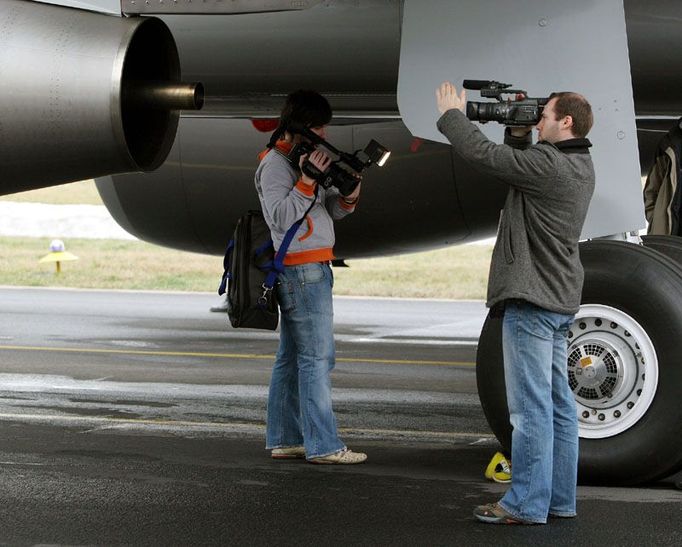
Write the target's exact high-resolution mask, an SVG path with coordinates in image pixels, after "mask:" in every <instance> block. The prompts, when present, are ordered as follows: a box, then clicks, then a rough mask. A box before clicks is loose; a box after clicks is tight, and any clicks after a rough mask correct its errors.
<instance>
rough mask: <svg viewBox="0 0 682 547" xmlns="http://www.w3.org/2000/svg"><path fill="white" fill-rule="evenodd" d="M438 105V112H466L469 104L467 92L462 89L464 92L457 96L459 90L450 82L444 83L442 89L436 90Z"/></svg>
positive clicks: (441, 85)
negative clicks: (465, 109) (453, 110)
mask: <svg viewBox="0 0 682 547" xmlns="http://www.w3.org/2000/svg"><path fill="white" fill-rule="evenodd" d="M436 103H437V105H438V111H439V112H440V113H441V114H445V113H446V112H447V111H448V110H452V109H453V108H456V109H457V110H461V111H462V112H464V108H465V107H466V104H467V92H466V90H465V89H462V92H461V93H460V94H459V95H457V88H456V87H455V86H454V85H453V84H451V83H450V82H443V83H442V84H440V87H439V88H437V89H436Z"/></svg>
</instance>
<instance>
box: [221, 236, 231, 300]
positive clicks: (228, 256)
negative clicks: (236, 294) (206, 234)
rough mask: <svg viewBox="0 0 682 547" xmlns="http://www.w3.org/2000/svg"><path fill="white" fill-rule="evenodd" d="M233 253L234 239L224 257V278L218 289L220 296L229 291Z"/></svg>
mask: <svg viewBox="0 0 682 547" xmlns="http://www.w3.org/2000/svg"><path fill="white" fill-rule="evenodd" d="M232 251H234V239H230V241H229V242H228V243H227V248H226V249H225V256H224V257H223V270H224V271H223V278H222V279H221V280H220V287H218V294H219V295H220V296H222V295H224V294H225V291H226V290H227V280H228V279H230V262H232Z"/></svg>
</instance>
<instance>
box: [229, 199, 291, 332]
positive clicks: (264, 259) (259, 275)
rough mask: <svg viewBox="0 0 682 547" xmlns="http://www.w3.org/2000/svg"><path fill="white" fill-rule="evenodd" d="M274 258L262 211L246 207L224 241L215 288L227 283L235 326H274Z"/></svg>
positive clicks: (277, 313)
mask: <svg viewBox="0 0 682 547" xmlns="http://www.w3.org/2000/svg"><path fill="white" fill-rule="evenodd" d="M274 258H275V251H274V249H273V247H272V239H271V238H270V229H269V228H268V225H267V224H266V223H265V219H264V218H263V213H261V212H260V211H248V212H247V213H246V214H245V215H243V216H242V217H241V218H240V219H239V220H238V221H237V227H236V228H235V230H234V234H233V235H232V239H231V240H230V242H229V243H228V245H227V250H226V251H225V258H224V259H223V267H224V268H225V271H224V273H223V278H222V281H221V282H220V288H219V289H218V294H220V295H222V294H225V288H226V286H227V315H228V316H229V318H230V323H231V324H232V326H233V327H234V328H240V327H245V328H252V329H268V330H275V329H276V328H277V322H278V320H279V310H278V309H277V297H276V295H275V291H274V290H273V287H274V282H275V280H276V278H277V271H276V269H275V263H274ZM268 278H270V279H268ZM266 282H267V283H266Z"/></svg>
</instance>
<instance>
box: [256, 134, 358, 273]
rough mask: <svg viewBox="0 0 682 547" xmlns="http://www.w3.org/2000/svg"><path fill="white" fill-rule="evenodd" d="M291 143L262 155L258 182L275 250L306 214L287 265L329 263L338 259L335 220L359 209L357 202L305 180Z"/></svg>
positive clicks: (264, 214)
mask: <svg viewBox="0 0 682 547" xmlns="http://www.w3.org/2000/svg"><path fill="white" fill-rule="evenodd" d="M290 150H291V145H290V144H289V143H286V142H284V141H278V142H277V145H276V148H275V149H273V150H264V151H263V152H262V153H261V154H260V159H261V162H260V164H259V165H258V168H257V169H256V176H255V184H256V190H257V191H258V198H259V199H260V203H261V208H262V210H263V216H264V217H265V222H266V223H267V225H268V227H269V228H270V234H271V236H272V242H273V245H274V247H275V250H278V249H279V247H280V245H281V244H282V240H283V239H284V236H285V234H286V233H287V231H288V230H289V228H291V226H292V224H294V223H295V222H296V221H297V220H299V219H300V218H302V217H303V215H304V214H306V211H308V209H309V208H310V206H311V205H312V203H313V200H315V204H314V205H313V206H312V208H310V210H309V211H308V214H307V215H306V217H305V221H304V222H303V224H301V227H300V228H299V229H298V231H297V233H296V235H295V236H294V238H293V240H292V241H291V244H290V245H289V249H288V250H287V254H286V256H285V257H284V264H285V265H286V266H294V265H297V264H307V263H311V262H326V261H328V260H333V259H334V242H335V235H334V220H339V219H342V218H343V217H345V216H346V215H348V214H350V213H352V212H353V211H354V210H355V204H353V205H349V204H347V203H345V202H344V201H343V199H342V197H341V195H340V194H339V192H338V190H337V189H336V188H334V187H333V186H332V187H330V188H327V189H325V188H322V187H320V188H318V189H317V195H316V194H315V189H314V187H311V186H308V185H306V184H304V183H303V182H302V181H301V178H300V177H301V173H300V172H299V171H298V170H296V169H294V168H293V167H292V166H291V164H290V163H289V160H288V159H287V154H288V153H289V152H290Z"/></svg>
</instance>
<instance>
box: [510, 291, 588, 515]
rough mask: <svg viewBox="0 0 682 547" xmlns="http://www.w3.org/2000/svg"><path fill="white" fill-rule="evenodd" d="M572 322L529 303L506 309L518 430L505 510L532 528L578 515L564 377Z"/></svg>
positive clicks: (571, 416) (574, 447) (572, 427)
mask: <svg viewBox="0 0 682 547" xmlns="http://www.w3.org/2000/svg"><path fill="white" fill-rule="evenodd" d="M572 321H573V316H572V315H564V314H560V313H554V312H551V311H548V310H545V309H543V308H540V307H538V306H535V305H534V304H530V303H528V302H524V301H511V302H509V303H508V304H507V307H506V309H505V314H504V322H503V327H502V345H503V353H504V377H505V382H506V384H507V403H508V405H509V415H510V419H511V424H512V426H513V427H514V430H513V432H512V484H511V488H510V489H509V490H508V491H507V492H506V494H505V495H504V497H503V498H502V499H501V500H500V505H501V506H502V507H503V508H504V509H505V510H506V511H508V512H509V513H511V514H512V515H514V516H516V517H520V518H522V519H524V520H527V521H530V522H537V523H545V522H547V515H548V514H552V515H558V516H564V517H568V516H574V515H575V514H576V502H575V497H576V482H577V473H578V418H577V415H576V404H575V399H574V397H573V393H572V392H571V389H570V388H569V385H568V377H567V350H568V342H567V333H568V329H569V327H570V326H571V323H572Z"/></svg>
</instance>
